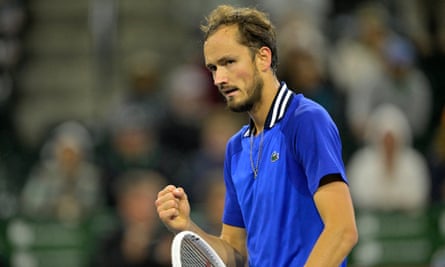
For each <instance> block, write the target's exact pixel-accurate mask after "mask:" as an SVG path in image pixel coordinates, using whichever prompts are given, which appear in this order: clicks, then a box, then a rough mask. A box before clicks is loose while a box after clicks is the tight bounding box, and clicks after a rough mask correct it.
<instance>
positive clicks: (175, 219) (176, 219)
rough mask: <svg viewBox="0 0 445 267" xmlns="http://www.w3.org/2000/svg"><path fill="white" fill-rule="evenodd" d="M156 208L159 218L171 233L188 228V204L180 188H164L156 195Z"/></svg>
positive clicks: (189, 220) (189, 221)
mask: <svg viewBox="0 0 445 267" xmlns="http://www.w3.org/2000/svg"><path fill="white" fill-rule="evenodd" d="M155 204H156V207H157V211H158V215H159V218H160V219H161V221H162V222H163V223H164V224H165V226H167V228H169V230H170V231H172V232H173V233H178V232H180V231H183V230H188V229H189V228H190V224H191V219H190V203H189V201H188V199H187V194H186V193H185V192H184V189H183V188H181V187H176V186H173V185H168V186H166V187H165V188H164V189H163V190H161V191H160V192H159V193H158V198H157V199H156V202H155Z"/></svg>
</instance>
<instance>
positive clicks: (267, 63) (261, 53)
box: [257, 46, 272, 71]
mask: <svg viewBox="0 0 445 267" xmlns="http://www.w3.org/2000/svg"><path fill="white" fill-rule="evenodd" d="M257 64H258V69H259V70H261V71H267V70H269V69H270V67H271V64H272V51H271V50H270V48H269V47H267V46H262V47H261V48H260V49H258V52H257Z"/></svg>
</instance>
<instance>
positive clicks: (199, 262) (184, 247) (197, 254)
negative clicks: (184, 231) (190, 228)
mask: <svg viewBox="0 0 445 267" xmlns="http://www.w3.org/2000/svg"><path fill="white" fill-rule="evenodd" d="M199 242H200V240H199V238H196V237H191V238H185V239H184V240H183V242H182V244H181V254H182V255H181V260H182V266H184V267H188V266H190V267H200V266H203V267H208V266H209V267H210V266H217V265H215V264H214V263H213V259H211V258H209V253H208V252H207V253H206V252H205V251H203V248H202V247H201V246H200V245H199Z"/></svg>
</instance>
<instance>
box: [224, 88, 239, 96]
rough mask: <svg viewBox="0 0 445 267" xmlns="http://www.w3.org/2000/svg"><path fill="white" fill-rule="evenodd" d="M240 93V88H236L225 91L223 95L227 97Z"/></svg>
mask: <svg viewBox="0 0 445 267" xmlns="http://www.w3.org/2000/svg"><path fill="white" fill-rule="evenodd" d="M237 91H238V88H236V87H234V88H227V89H223V90H222V93H223V94H224V95H225V96H232V95H233V94H235V92H237Z"/></svg>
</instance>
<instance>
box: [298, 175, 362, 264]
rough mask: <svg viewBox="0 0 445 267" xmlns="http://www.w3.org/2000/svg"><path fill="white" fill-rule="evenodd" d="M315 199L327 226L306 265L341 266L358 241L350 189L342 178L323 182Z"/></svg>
mask: <svg viewBox="0 0 445 267" xmlns="http://www.w3.org/2000/svg"><path fill="white" fill-rule="evenodd" d="M314 200H315V204H316V206H317V209H318V211H319V213H320V215H321V217H322V220H323V222H324V224H325V227H324V229H323V232H322V233H321V235H320V237H319V238H318V240H317V242H316V244H315V246H314V248H313V250H312V252H311V254H310V256H309V258H308V260H307V262H306V265H305V267H315V266H324V267H331V266H332V267H338V266H339V265H340V264H341V262H342V261H343V260H344V259H345V257H346V256H347V255H348V254H349V253H350V252H351V250H352V248H353V247H354V245H355V244H356V243H357V241H358V233H357V228H356V224H355V215H354V209H353V206H352V200H351V197H350V193H349V188H348V186H347V184H345V183H344V182H342V181H335V182H331V183H328V184H325V185H322V186H321V187H320V188H319V189H318V191H317V192H316V193H315V195H314Z"/></svg>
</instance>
